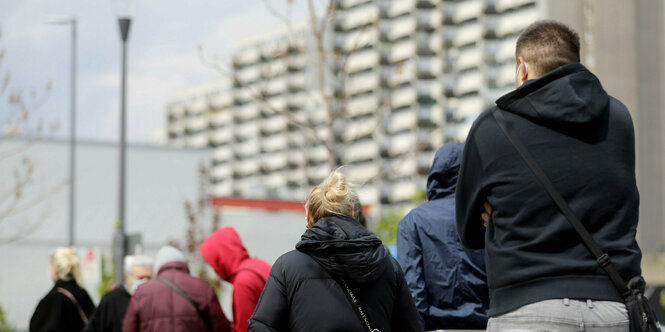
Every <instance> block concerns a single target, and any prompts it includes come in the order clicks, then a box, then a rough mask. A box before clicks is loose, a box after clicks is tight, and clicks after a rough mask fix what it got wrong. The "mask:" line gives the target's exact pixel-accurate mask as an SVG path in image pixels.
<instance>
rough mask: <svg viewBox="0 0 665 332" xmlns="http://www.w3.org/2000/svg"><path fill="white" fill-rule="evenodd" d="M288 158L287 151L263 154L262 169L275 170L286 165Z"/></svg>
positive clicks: (265, 170) (266, 170)
mask: <svg viewBox="0 0 665 332" xmlns="http://www.w3.org/2000/svg"><path fill="white" fill-rule="evenodd" d="M286 163H287V158H286V153H283V152H277V153H269V154H263V155H262V156H261V169H262V170H263V171H264V172H274V171H276V170H280V169H283V168H285V167H286Z"/></svg>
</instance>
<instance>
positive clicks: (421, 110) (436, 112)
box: [418, 104, 443, 126]
mask: <svg viewBox="0 0 665 332" xmlns="http://www.w3.org/2000/svg"><path fill="white" fill-rule="evenodd" d="M442 122H443V108H442V107H441V105H439V104H432V105H427V106H425V105H421V106H419V107H418V124H419V125H421V126H425V125H426V126H431V125H434V126H436V125H438V124H440V123H442Z"/></svg>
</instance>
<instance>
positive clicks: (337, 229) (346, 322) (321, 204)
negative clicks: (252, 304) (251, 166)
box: [248, 171, 423, 332]
mask: <svg viewBox="0 0 665 332" xmlns="http://www.w3.org/2000/svg"><path fill="white" fill-rule="evenodd" d="M355 201H357V194H356V193H355V192H354V191H353V190H352V189H351V188H350V187H349V186H348V185H347V183H346V179H345V178H344V176H343V175H342V174H340V173H339V172H337V171H335V172H333V173H332V174H331V175H330V176H329V177H328V178H327V179H326V180H324V181H323V183H321V184H320V185H318V186H317V187H315V188H314V189H313V190H312V192H311V193H310V195H309V198H308V200H307V203H306V205H305V210H306V216H307V217H306V218H307V228H308V230H307V231H305V233H304V234H303V235H302V240H301V241H300V242H298V244H296V250H294V251H291V252H288V253H286V254H284V255H282V256H281V257H280V258H279V259H277V261H276V262H275V264H274V265H273V267H272V270H271V271H270V276H269V278H268V280H267V282H266V286H265V288H264V289H263V293H262V294H261V298H260V299H259V302H258V304H257V306H256V309H255V310H254V314H253V315H252V317H251V318H250V319H249V325H248V331H273V332H274V331H293V332H298V331H350V332H353V331H358V332H361V331H367V330H368V327H367V325H368V323H369V325H370V326H371V327H372V328H377V329H378V330H380V331H382V332H387V331H400V332H402V331H423V325H422V322H421V320H420V316H419V314H418V311H417V310H416V307H415V304H414V303H413V299H412V298H411V294H410V293H409V288H408V286H407V284H406V281H405V280H404V275H403V274H402V270H401V268H400V267H399V265H398V264H397V262H396V261H395V260H394V259H393V258H392V257H391V256H390V255H389V254H388V252H387V250H386V249H385V248H384V246H383V244H382V243H381V240H379V238H377V237H376V235H374V234H373V233H372V232H370V231H368V230H367V229H366V228H364V227H363V226H361V225H360V223H359V222H358V221H357V220H355V219H354V218H352V216H351V215H352V214H353V210H354V202H355ZM342 282H346V284H347V285H348V287H349V288H350V289H351V291H352V293H353V298H355V299H356V300H357V301H359V302H360V305H361V307H362V308H363V310H362V311H363V313H364V315H365V318H367V320H365V319H362V320H361V318H360V317H361V315H360V314H358V313H357V312H356V311H355V310H354V307H353V306H352V305H351V302H350V301H351V299H350V298H347V296H348V295H347V293H346V292H345V291H344V290H343V288H342V287H343V286H342V284H341V283H342Z"/></svg>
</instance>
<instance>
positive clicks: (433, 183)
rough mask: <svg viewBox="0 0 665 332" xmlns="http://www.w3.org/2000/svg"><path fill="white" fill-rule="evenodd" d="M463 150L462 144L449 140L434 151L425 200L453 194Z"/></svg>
mask: <svg viewBox="0 0 665 332" xmlns="http://www.w3.org/2000/svg"><path fill="white" fill-rule="evenodd" d="M463 150H464V144H462V143H457V142H451V143H448V144H446V145H444V146H442V147H441V148H439V150H438V151H436V154H435V155H434V162H432V168H431V169H430V172H429V176H428V177H427V200H429V201H432V200H435V199H440V198H444V197H447V196H454V195H455V188H456V187H457V176H458V174H459V166H460V163H461V162H462V151H463Z"/></svg>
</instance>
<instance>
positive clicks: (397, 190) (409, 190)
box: [381, 180, 419, 203]
mask: <svg viewBox="0 0 665 332" xmlns="http://www.w3.org/2000/svg"><path fill="white" fill-rule="evenodd" d="M418 189H419V188H418V186H417V184H416V183H415V182H414V181H410V180H406V181H400V182H396V183H394V184H392V185H389V186H387V187H385V188H382V189H381V201H384V202H386V203H398V202H407V201H408V200H409V199H410V198H411V197H412V196H413V195H414V194H415V193H416V192H417V191H418Z"/></svg>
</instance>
